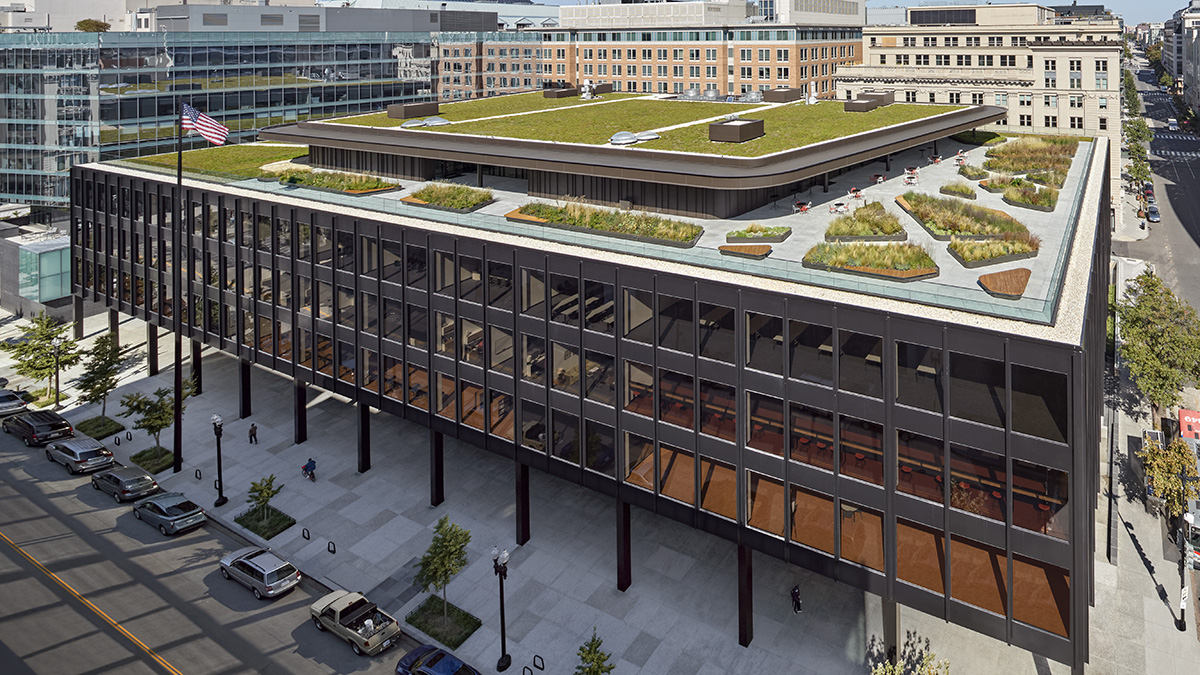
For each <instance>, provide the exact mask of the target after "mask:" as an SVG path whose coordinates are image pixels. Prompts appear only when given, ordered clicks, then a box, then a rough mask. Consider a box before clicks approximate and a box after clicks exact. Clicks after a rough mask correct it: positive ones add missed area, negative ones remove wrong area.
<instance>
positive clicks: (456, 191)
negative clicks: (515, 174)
mask: <svg viewBox="0 0 1200 675" xmlns="http://www.w3.org/2000/svg"><path fill="white" fill-rule="evenodd" d="M411 196H412V197H415V198H416V199H420V200H421V201H423V202H428V203H430V204H433V205H434V206H444V207H446V208H448V209H473V208H475V207H476V206H479V205H480V204H482V203H484V202H487V201H491V199H492V191H491V190H481V189H479V188H473V187H468V186H466V185H454V184H453V183H430V184H429V185H426V186H425V187H423V188H421V189H420V190H417V191H416V192H414V193H412V195H411Z"/></svg>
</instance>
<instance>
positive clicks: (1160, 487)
mask: <svg viewBox="0 0 1200 675" xmlns="http://www.w3.org/2000/svg"><path fill="white" fill-rule="evenodd" d="M1137 456H1138V457H1139V458H1141V460H1142V466H1143V467H1145V469H1146V481H1147V482H1148V483H1149V484H1150V485H1153V486H1154V494H1155V495H1157V496H1158V497H1160V498H1162V500H1163V508H1165V509H1166V511H1167V515H1168V516H1170V517H1172V518H1178V517H1179V516H1182V515H1183V513H1184V511H1186V510H1187V504H1188V502H1189V501H1191V500H1193V499H1200V481H1189V482H1188V483H1187V484H1186V486H1185V485H1184V481H1183V480H1182V479H1181V478H1180V476H1183V477H1184V478H1196V455H1194V454H1193V453H1192V449H1191V448H1189V447H1188V444H1187V443H1185V442H1184V441H1183V439H1181V438H1176V439H1175V440H1173V441H1171V443H1170V444H1168V445H1167V447H1165V448H1164V447H1163V446H1162V444H1161V443H1159V442H1158V441H1147V442H1146V443H1145V444H1144V445H1142V449H1141V450H1140V451H1138V453H1137Z"/></svg>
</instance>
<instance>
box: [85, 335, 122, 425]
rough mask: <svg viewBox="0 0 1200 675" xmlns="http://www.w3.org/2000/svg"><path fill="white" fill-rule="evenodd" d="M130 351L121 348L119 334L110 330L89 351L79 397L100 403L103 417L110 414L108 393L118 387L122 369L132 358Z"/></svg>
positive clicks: (97, 339)
mask: <svg viewBox="0 0 1200 675" xmlns="http://www.w3.org/2000/svg"><path fill="white" fill-rule="evenodd" d="M128 351H129V348H127V349H126V350H121V348H120V345H119V343H118V340H117V336H116V335H114V334H113V333H112V332H108V333H104V334H103V335H101V336H100V337H98V338H96V342H95V343H94V344H93V345H92V348H91V349H89V350H88V352H87V360H86V361H85V362H84V364H83V375H81V376H80V377H79V390H80V392H81V393H80V396H79V398H80V400H82V401H84V402H85V403H99V404H100V416H101V417H107V416H108V395H109V394H111V393H112V392H113V390H114V389H116V388H117V384H118V383H119V376H120V374H121V369H122V368H123V367H124V366H125V364H126V361H127V360H128V359H129V358H130V357H129V356H128Z"/></svg>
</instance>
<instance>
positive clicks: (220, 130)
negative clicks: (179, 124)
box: [183, 103, 229, 145]
mask: <svg viewBox="0 0 1200 675" xmlns="http://www.w3.org/2000/svg"><path fill="white" fill-rule="evenodd" d="M183 128H184V129H192V130H195V131H199V132H200V135H201V136H203V137H204V138H206V139H208V142H209V143H212V144H213V145H224V144H225V137H226V136H228V135H229V127H226V126H224V125H223V124H221V123H220V122H218V121H216V120H214V119H213V118H211V117H209V116H208V115H205V114H204V113H202V112H200V111H199V110H196V109H195V108H193V107H192V106H190V105H188V104H186V103H184V104H183Z"/></svg>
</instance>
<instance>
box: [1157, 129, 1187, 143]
mask: <svg viewBox="0 0 1200 675" xmlns="http://www.w3.org/2000/svg"><path fill="white" fill-rule="evenodd" d="M1154 140H1156V141H1194V140H1197V138H1196V137H1195V136H1193V135H1191V134H1167V133H1160V132H1157V131H1156V132H1154Z"/></svg>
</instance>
